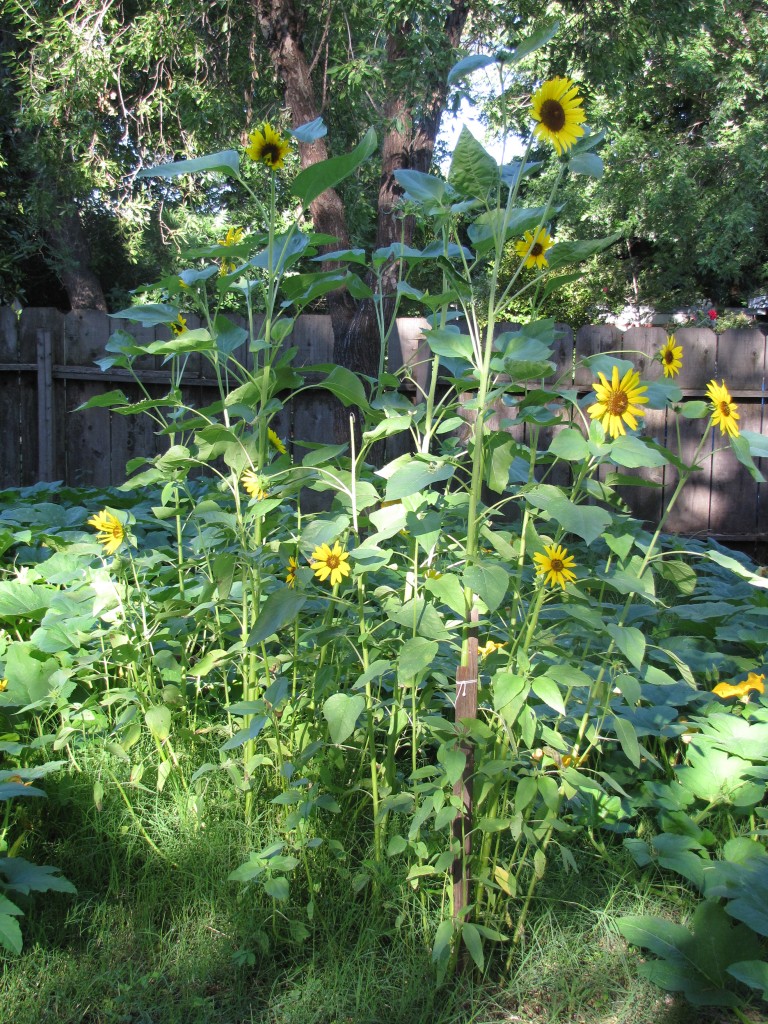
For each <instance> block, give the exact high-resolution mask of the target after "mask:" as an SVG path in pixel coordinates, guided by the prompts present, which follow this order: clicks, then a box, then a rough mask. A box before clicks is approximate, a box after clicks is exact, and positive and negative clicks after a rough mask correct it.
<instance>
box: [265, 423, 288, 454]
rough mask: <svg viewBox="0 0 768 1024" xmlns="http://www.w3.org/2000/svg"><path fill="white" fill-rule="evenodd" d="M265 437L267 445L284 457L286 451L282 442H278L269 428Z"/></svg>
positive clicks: (277, 438)
mask: <svg viewBox="0 0 768 1024" xmlns="http://www.w3.org/2000/svg"><path fill="white" fill-rule="evenodd" d="M267 437H268V439H269V443H270V444H271V445H272V447H273V448H274V449H275V451H276V452H278V453H279V454H280V455H285V453H286V451H287V450H288V449H287V448H286V447H285V445H284V444H283V442H282V441H281V440H280V438H279V437H278V436H277V434H276V433H275V432H274V430H273V429H272V428H271V427H269V429H268V430H267Z"/></svg>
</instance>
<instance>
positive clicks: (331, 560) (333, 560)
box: [325, 555, 341, 569]
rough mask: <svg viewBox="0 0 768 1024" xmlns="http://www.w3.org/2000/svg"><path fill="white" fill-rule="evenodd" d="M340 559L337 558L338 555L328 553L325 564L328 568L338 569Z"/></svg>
mask: <svg viewBox="0 0 768 1024" xmlns="http://www.w3.org/2000/svg"><path fill="white" fill-rule="evenodd" d="M340 561H341V559H340V558H339V556H338V555H328V557H327V558H326V560H325V564H326V565H327V566H328V568H329V569H338V568H339V562H340Z"/></svg>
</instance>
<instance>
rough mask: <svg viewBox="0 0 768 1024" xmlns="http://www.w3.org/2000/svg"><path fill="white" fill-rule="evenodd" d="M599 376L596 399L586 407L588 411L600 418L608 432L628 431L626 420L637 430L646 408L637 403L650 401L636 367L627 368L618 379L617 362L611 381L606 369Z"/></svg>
mask: <svg viewBox="0 0 768 1024" xmlns="http://www.w3.org/2000/svg"><path fill="white" fill-rule="evenodd" d="M598 377H599V378H600V380H599V381H598V382H596V383H595V399H596V401H595V402H594V403H593V404H592V405H590V406H589V408H588V409H587V412H588V413H589V415H590V416H591V417H592V419H593V420H600V422H601V423H602V424H603V428H604V430H605V432H606V433H607V434H610V436H611V437H618V436H619V434H626V432H627V431H626V430H625V428H624V424H625V423H626V424H627V426H628V427H629V428H630V429H631V430H637V417H638V416H645V409H640V408H638V406H640V405H645V403H646V402H647V401H648V397H647V396H646V395H645V394H644V393H643V392H645V391H647V390H648V389H647V387H646V386H645V384H641V383H640V375H639V374H638V372H637V370H627V372H626V373H625V374H624V376H623V377H622V378H621V380H619V368H618V366H614V367H613V373H612V375H611V382H610V384H609V383H608V380H607V378H606V376H605V374H604V373H602V372H599V373H598Z"/></svg>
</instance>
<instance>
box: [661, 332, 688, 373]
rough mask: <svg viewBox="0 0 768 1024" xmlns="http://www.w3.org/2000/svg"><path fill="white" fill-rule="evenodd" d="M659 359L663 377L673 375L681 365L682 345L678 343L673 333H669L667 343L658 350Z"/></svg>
mask: <svg viewBox="0 0 768 1024" xmlns="http://www.w3.org/2000/svg"><path fill="white" fill-rule="evenodd" d="M659 360H660V362H661V365H662V368H663V370H664V376H665V377H675V376H676V375H677V374H678V373H680V370H681V369H682V367H683V346H682V345H678V344H677V341H676V340H675V336H674V334H670V336H669V337H668V338H667V343H666V345H664V346H663V347H662V348H661V350H660V351H659Z"/></svg>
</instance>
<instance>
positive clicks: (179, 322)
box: [168, 313, 187, 337]
mask: <svg viewBox="0 0 768 1024" xmlns="http://www.w3.org/2000/svg"><path fill="white" fill-rule="evenodd" d="M168 326H169V327H170V328H171V330H172V331H173V334H174V335H175V336H176V337H178V336H179V335H180V334H183V333H184V331H186V329H187V321H186V320H185V318H184V317H183V316H182V315H181V313H179V315H178V316H177V317H176V319H175V320H174V321H173V322H172V323H170V324H168Z"/></svg>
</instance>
